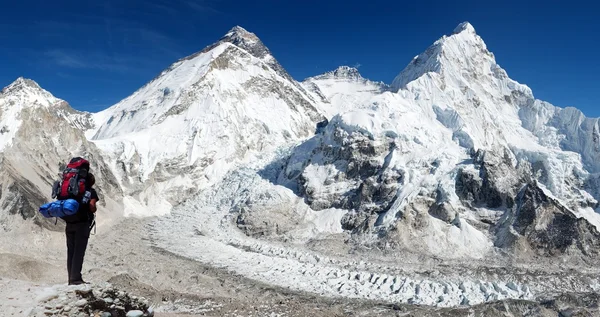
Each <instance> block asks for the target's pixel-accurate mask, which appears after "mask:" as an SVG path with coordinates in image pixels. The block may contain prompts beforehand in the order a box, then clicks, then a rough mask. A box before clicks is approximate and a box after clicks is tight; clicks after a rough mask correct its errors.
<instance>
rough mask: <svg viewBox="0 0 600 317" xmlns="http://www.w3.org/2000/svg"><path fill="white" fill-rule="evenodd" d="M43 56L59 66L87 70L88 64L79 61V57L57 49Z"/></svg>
mask: <svg viewBox="0 0 600 317" xmlns="http://www.w3.org/2000/svg"><path fill="white" fill-rule="evenodd" d="M44 55H46V57H48V58H49V59H50V60H52V61H53V62H54V63H56V64H57V65H59V66H64V67H68V68H89V67H88V64H87V63H85V62H84V61H83V60H81V59H80V57H79V56H76V55H73V54H69V53H67V52H65V51H62V50H59V49H53V50H49V51H47V52H46V53H45V54H44Z"/></svg>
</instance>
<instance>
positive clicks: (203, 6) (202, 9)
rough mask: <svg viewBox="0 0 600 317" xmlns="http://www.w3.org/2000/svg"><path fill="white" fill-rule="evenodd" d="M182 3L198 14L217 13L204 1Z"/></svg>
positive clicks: (196, 0)
mask: <svg viewBox="0 0 600 317" xmlns="http://www.w3.org/2000/svg"><path fill="white" fill-rule="evenodd" d="M184 3H185V4H186V5H187V6H188V7H189V8H191V9H192V10H194V11H196V12H198V13H219V11H218V10H217V9H215V8H213V7H212V6H211V5H210V4H209V3H208V1H205V0H185V1H184Z"/></svg>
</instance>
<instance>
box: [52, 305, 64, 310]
mask: <svg viewBox="0 0 600 317" xmlns="http://www.w3.org/2000/svg"><path fill="white" fill-rule="evenodd" d="M54 307H55V308H56V309H61V308H63V307H64V305H63V304H56V306H54Z"/></svg>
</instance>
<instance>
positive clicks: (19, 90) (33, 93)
mask: <svg viewBox="0 0 600 317" xmlns="http://www.w3.org/2000/svg"><path fill="white" fill-rule="evenodd" d="M0 96H1V97H2V98H3V99H7V100H10V102H8V103H9V104H11V105H15V104H18V105H19V106H20V107H23V106H35V105H41V106H46V107H48V106H51V105H53V104H56V103H57V102H59V101H60V99H58V98H56V97H54V96H53V95H52V94H51V93H49V92H48V91H46V90H44V89H43V88H42V87H40V85H38V83H36V82H35V81H33V80H31V79H27V78H23V77H19V78H17V80H15V81H14V82H12V83H11V84H10V85H8V86H6V87H4V88H3V89H2V91H1V92H0Z"/></svg>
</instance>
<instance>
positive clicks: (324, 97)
mask: <svg viewBox="0 0 600 317" xmlns="http://www.w3.org/2000/svg"><path fill="white" fill-rule="evenodd" d="M302 84H303V85H304V86H305V87H306V88H307V90H308V91H310V92H311V93H313V94H314V95H315V99H317V100H320V101H321V102H323V103H324V105H323V106H322V109H323V111H325V113H326V114H327V117H328V118H331V117H332V116H333V115H335V114H338V113H343V112H345V111H349V110H351V109H353V108H355V107H359V106H361V105H363V104H365V103H369V102H370V101H371V98H373V96H374V95H377V94H380V93H382V92H384V91H385V90H387V89H388V87H387V86H386V85H385V84H383V83H380V82H372V81H370V80H368V79H365V78H363V77H362V76H361V75H360V73H359V72H358V69H356V68H353V67H348V66H340V67H338V68H337V69H335V70H333V71H330V72H327V73H325V74H321V75H318V76H315V77H310V78H307V79H305V80H304V81H303V82H302Z"/></svg>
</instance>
